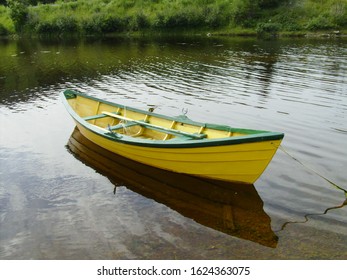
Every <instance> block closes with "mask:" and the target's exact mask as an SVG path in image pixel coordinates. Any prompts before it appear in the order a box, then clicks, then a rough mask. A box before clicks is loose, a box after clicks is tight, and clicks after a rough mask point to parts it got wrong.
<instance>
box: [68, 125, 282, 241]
mask: <svg viewBox="0 0 347 280" xmlns="http://www.w3.org/2000/svg"><path fill="white" fill-rule="evenodd" d="M67 146H68V148H69V150H70V151H71V152H72V154H73V155H74V156H75V157H76V158H77V159H79V160H80V161H82V162H83V163H85V164H86V165H88V166H90V167H92V168H94V169H95V170H96V171H98V172H99V173H101V174H103V175H105V176H107V177H108V178H109V180H110V181H111V182H112V183H114V184H115V186H120V185H124V186H125V187H127V188H128V189H130V190H132V191H134V192H136V193H139V194H141V195H143V196H145V197H147V198H151V199H153V200H155V201H157V202H159V203H163V204H165V205H166V206H168V207H170V208H171V209H173V210H175V211H177V212H178V213H180V214H181V215H183V216H185V217H188V218H191V219H193V220H195V221H196V222H198V223H200V224H202V225H204V226H207V227H210V228H213V229H215V230H218V231H220V232H223V233H226V234H229V235H231V236H235V237H238V238H242V239H245V240H250V241H253V242H257V243H259V244H261V245H264V246H268V247H273V248H275V247H276V246H277V240H278V238H277V236H276V235H275V234H274V232H273V231H272V229H271V225H270V222H271V220H270V217H269V216H268V215H267V214H266V213H265V212H264V210H263V201H262V200H261V198H260V196H259V195H258V193H257V191H256V189H255V188H254V186H253V185H235V184H232V183H230V182H222V181H214V180H208V179H201V178H197V177H192V176H188V175H184V174H178V173H173V172H169V171H165V170H161V169H157V168H154V167H151V166H147V165H144V164H141V163H138V162H134V161H132V160H129V159H126V158H124V157H121V156H118V155H116V154H114V153H111V152H109V151H107V150H105V149H103V148H101V147H100V146H97V145H96V144H94V143H92V142H91V141H89V140H88V139H87V138H85V137H84V136H83V135H82V134H81V133H80V132H79V130H78V129H77V128H75V130H74V131H73V133H72V135H71V137H70V139H69V142H68V145H67Z"/></svg>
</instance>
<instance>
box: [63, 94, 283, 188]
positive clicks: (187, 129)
mask: <svg viewBox="0 0 347 280" xmlns="http://www.w3.org/2000/svg"><path fill="white" fill-rule="evenodd" d="M63 95H64V97H65V99H63V100H64V104H65V106H66V107H67V109H68V111H69V112H70V114H71V115H72V117H73V118H74V119H75V121H76V124H77V126H78V129H79V130H80V132H81V133H82V134H83V135H84V136H85V137H86V138H87V139H89V140H91V141H92V142H94V143H95V144H97V145H99V146H101V147H103V148H105V149H107V150H109V151H111V152H113V153H116V154H119V155H121V156H123V157H126V158H129V159H131V160H134V161H137V162H140V163H144V164H147V165H150V166H153V167H157V168H161V169H165V170H169V171H172V172H176V173H184V174H189V175H194V176H199V177H205V178H211V179H216V180H223V181H233V182H240V183H246V184H253V183H254V182H255V181H256V180H257V179H258V178H259V176H260V175H261V174H262V173H263V171H264V170H265V168H266V167H267V166H268V164H269V163H270V161H271V159H272V157H273V156H274V154H275V153H276V151H277V148H278V147H279V145H280V143H281V140H282V138H283V134H281V133H274V132H266V131H257V130H245V129H235V128H231V127H228V126H222V125H215V124H202V123H197V122H194V121H191V120H189V119H188V118H182V117H177V118H170V117H166V116H163V115H159V114H155V113H152V112H148V111H142V110H138V109H134V108H128V107H124V106H123V107H122V106H121V105H118V104H114V103H109V102H104V101H102V100H99V99H96V98H92V97H88V96H85V95H83V94H79V93H75V92H71V91H68V92H67V93H64V94H63ZM124 121H126V123H125V124H124Z"/></svg>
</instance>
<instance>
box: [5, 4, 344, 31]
mask: <svg viewBox="0 0 347 280" xmlns="http://www.w3.org/2000/svg"><path fill="white" fill-rule="evenodd" d="M5 1H6V0H2V1H1V2H0V3H2V4H5V5H1V4H0V35H6V34H15V33H22V34H23V33H24V34H64V33H65V34H71V33H76V34H83V35H89V34H106V33H122V32H136V31H139V32H141V31H146V32H147V31H155V32H157V31H168V32H170V31H172V30H176V31H177V30H180V31H182V30H198V31H204V32H211V33H214V32H217V33H220V34H245V35H248V34H276V33H279V32H283V33H287V34H290V33H291V34H293V33H295V34H301V33H306V32H315V31H322V30H323V31H327V30H328V31H333V30H346V29H347V2H346V1H345V0H325V1H323V0H301V1H299V0H292V1H289V0H75V1H67V0H65V1H63V0H58V1H57V2H54V3H50V4H40V3H38V4H37V3H36V2H35V0H31V3H32V4H31V5H29V4H27V3H28V2H25V1H29V0H7V2H5ZM50 1H54V0H50Z"/></svg>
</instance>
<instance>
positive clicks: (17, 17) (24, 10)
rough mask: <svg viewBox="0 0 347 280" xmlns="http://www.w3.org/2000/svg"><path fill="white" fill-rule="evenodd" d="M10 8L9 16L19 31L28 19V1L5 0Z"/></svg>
mask: <svg viewBox="0 0 347 280" xmlns="http://www.w3.org/2000/svg"><path fill="white" fill-rule="evenodd" d="M7 3H8V6H9V8H10V10H11V12H10V16H11V19H12V21H13V23H14V27H15V29H16V31H17V32H21V31H22V30H23V27H24V25H25V23H26V22H27V19H28V13H29V10H28V2H27V1H26V0H7Z"/></svg>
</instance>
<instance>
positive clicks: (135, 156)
mask: <svg viewBox="0 0 347 280" xmlns="http://www.w3.org/2000/svg"><path fill="white" fill-rule="evenodd" d="M76 123H77V126H78V128H79V130H80V131H81V133H82V134H83V135H84V136H85V137H86V138H88V139H89V140H91V141H92V142H94V143H95V144H97V145H99V146H101V147H103V148H105V149H106V150H109V151H111V152H113V153H116V154H119V155H121V156H124V157H127V158H130V159H132V160H135V161H138V162H141V163H144V164H148V165H151V166H154V167H157V168H161V169H165V170H169V171H173V172H178V173H185V174H190V175H195V176H200V177H205V178H211V179H217V180H224V181H233V182H242V183H247V184H253V183H254V182H255V181H256V180H257V179H258V178H259V176H260V175H261V174H262V173H263V171H264V170H265V169H266V167H267V166H268V164H269V163H270V161H271V159H272V157H273V156H274V154H275V152H276V150H277V148H278V147H279V145H280V143H281V141H280V140H271V141H266V142H256V143H245V144H239V145H231V146H216V147H202V148H199V147H197V148H176V149H171V148H150V147H142V146H134V145H127V144H123V143H117V142H114V141H111V140H109V139H106V138H104V137H102V136H100V135H98V134H95V133H94V132H93V131H90V130H88V129H86V128H85V127H84V126H82V125H81V124H79V123H78V122H76Z"/></svg>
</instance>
